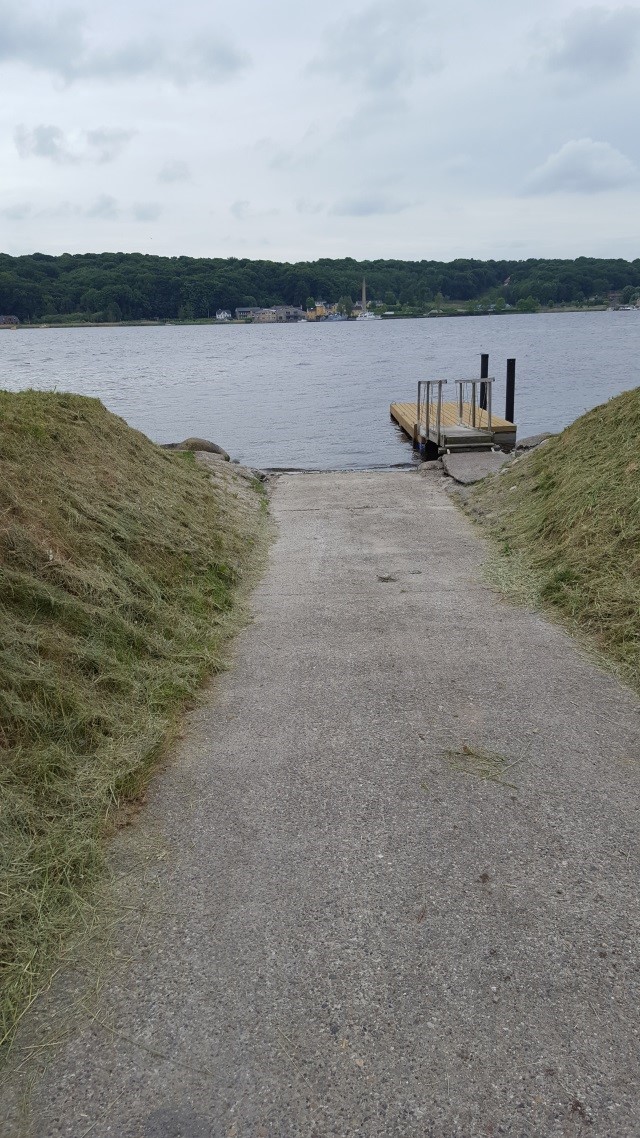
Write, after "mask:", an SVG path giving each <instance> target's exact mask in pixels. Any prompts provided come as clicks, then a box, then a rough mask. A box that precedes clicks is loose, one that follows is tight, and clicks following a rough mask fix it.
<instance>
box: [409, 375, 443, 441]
mask: <svg viewBox="0 0 640 1138" xmlns="http://www.w3.org/2000/svg"><path fill="white" fill-rule="evenodd" d="M447 382H448V381H447V380H446V379H421V380H419V381H418V403H417V406H416V412H417V423H418V433H420V429H421V427H422V408H423V407H424V433H425V442H429V439H430V434H429V432H430V429H431V418H432V409H433V389H434V388H437V389H438V393H437V399H436V411H435V431H436V438H437V440H438V442H439V441H440V430H441V426H442V388H443V387H444V386H445V384H446V383H447ZM423 392H424V396H423Z"/></svg>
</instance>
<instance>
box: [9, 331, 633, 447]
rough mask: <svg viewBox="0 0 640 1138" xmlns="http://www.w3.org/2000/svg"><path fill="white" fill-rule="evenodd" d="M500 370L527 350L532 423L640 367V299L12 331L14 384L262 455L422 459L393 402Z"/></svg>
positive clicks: (606, 389)
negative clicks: (356, 318) (437, 383)
mask: <svg viewBox="0 0 640 1138" xmlns="http://www.w3.org/2000/svg"><path fill="white" fill-rule="evenodd" d="M481 352H489V354H490V374H492V375H494V374H495V375H496V379H497V382H496V387H495V397H494V408H495V410H496V412H497V413H498V414H503V413H504V377H505V370H506V360H507V357H509V356H515V357H516V359H517V361H518V363H517V376H516V416H515V417H516V420H517V423H518V432H519V436H520V437H524V436H525V435H529V434H533V433H536V432H538V431H557V430H559V429H560V428H562V427H564V426H566V425H567V423H570V422H572V420H573V419H575V418H576V417H577V416H578V415H581V414H582V413H583V412H584V411H585V410H587V409H588V408H590V407H593V406H595V405H596V404H598V403H601V402H603V401H604V400H605V399H607V398H609V397H610V396H612V395H616V394H618V393H619V392H621V391H625V390H628V389H629V388H631V387H635V386H637V385H638V384H639V383H640V378H639V375H638V363H637V361H638V358H639V355H640V313H637V312H620V313H614V312H592V313H563V314H557V315H556V314H553V315H552V314H549V315H547V314H540V315H532V316H524V315H523V316H505V317H490V316H489V317H487V316H473V317H465V318H460V319H448V320H447V319H441V320H437V319H432V320H398V321H375V322H374V321H371V322H370V323H369V322H353V323H328V324H306V323H305V324H300V325H277V324H271V325H269V324H261V325H260V324H254V325H221V326H219V327H218V326H212V325H200V326H191V327H175V326H165V325H158V326H154V327H144V328H65V329H55V328H51V329H21V330H19V331H17V332H8V331H7V332H0V385H1V386H3V387H6V388H9V389H10V390H12V391H17V390H20V389H22V388H25V387H33V388H37V389H55V390H58V391H75V392H79V393H80V394H82V395H95V396H98V397H99V398H100V399H102V401H103V402H104V403H105V404H106V406H107V407H109V409H110V410H112V411H115V412H116V413H117V414H118V415H121V416H122V417H123V418H124V419H126V420H127V422H128V423H129V424H130V425H131V426H132V427H137V428H138V429H139V430H142V431H144V432H145V434H147V435H149V436H150V438H152V439H155V440H156V441H157V442H173V441H176V440H179V439H183V438H186V437H187V436H189V435H198V436H201V437H204V438H209V439H213V440H214V441H215V442H218V443H220V444H221V445H223V446H224V447H225V448H226V449H227V450H228V451H229V452H230V453H231V455H232V456H233V457H234V458H238V459H240V460H241V461H242V462H246V463H249V464H251V465H255V466H292V467H311V468H321V469H335V468H340V469H357V468H359V467H367V466H387V465H393V464H394V463H403V462H409V461H411V457H412V451H411V447H410V444H409V443H408V442H407V441H406V440H405V438H404V436H403V435H402V433H401V432H400V430H399V429H398V428H397V427H395V426H394V425H393V424H392V423H391V422H390V419H389V404H390V403H391V402H393V401H402V400H411V399H415V393H416V384H417V380H418V379H428V378H433V379H436V378H443V379H449V380H453V379H455V378H460V377H471V376H477V375H478V374H479V366H480V358H479V357H480V353H481Z"/></svg>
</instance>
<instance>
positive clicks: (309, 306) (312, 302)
mask: <svg viewBox="0 0 640 1138" xmlns="http://www.w3.org/2000/svg"><path fill="white" fill-rule="evenodd" d="M315 306H316V302H315V300H314V299H313V297H312V296H308V297H307V299H306V301H305V308H306V310H307V312H311V311H312V310H313V309H314V308H315Z"/></svg>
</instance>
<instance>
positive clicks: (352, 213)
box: [329, 194, 409, 217]
mask: <svg viewBox="0 0 640 1138" xmlns="http://www.w3.org/2000/svg"><path fill="white" fill-rule="evenodd" d="M405 209H409V202H402V201H397V200H396V199H394V198H389V197H385V196H384V195H376V194H362V195H361V196H356V197H350V198H341V199H340V201H337V202H335V204H334V205H333V206H332V207H331V209H330V210H329V212H330V213H331V214H334V215H336V216H337V217H373V216H374V214H392V213H402V212H403V211H404V210H405Z"/></svg>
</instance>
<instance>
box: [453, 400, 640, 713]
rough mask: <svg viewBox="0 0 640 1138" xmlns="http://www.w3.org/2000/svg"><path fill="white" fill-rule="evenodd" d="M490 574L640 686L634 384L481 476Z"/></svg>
mask: <svg viewBox="0 0 640 1138" xmlns="http://www.w3.org/2000/svg"><path fill="white" fill-rule="evenodd" d="M468 506H469V508H470V509H471V511H472V513H474V514H475V515H476V516H477V517H479V518H480V519H481V520H482V521H483V522H484V523H485V524H486V525H488V527H489V530H490V532H491V534H492V535H493V536H494V538H495V539H496V542H497V548H498V550H499V555H498V558H497V560H494V572H493V576H494V579H497V580H498V581H499V582H500V583H501V585H502V586H503V587H504V588H505V589H506V591H507V592H509V593H510V594H511V595H512V596H515V597H517V598H520V599H523V600H525V601H528V602H532V601H533V602H534V603H538V604H539V605H541V606H542V607H544V608H546V609H548V610H549V611H552V612H555V613H557V614H558V615H559V616H561V617H562V618H563V619H564V620H566V621H568V622H569V623H570V625H571V627H572V628H573V629H574V630H579V631H580V632H582V633H584V634H585V635H586V636H587V637H588V639H589V641H590V643H591V644H593V645H595V646H596V647H597V649H598V650H599V651H600V652H602V653H603V654H604V655H605V656H607V657H608V658H609V659H610V660H611V661H612V662H613V663H614V664H615V665H616V666H617V667H618V668H619V669H620V670H621V672H622V674H623V675H624V676H625V678H626V679H627V680H628V682H629V683H631V684H632V685H633V686H634V687H635V688H636V689H637V690H640V388H636V389H635V390H634V391H629V392H626V393H624V394H623V395H619V396H617V397H616V398H615V399H611V400H610V401H609V402H608V403H605V404H603V405H602V406H600V407H596V408H594V410H593V411H589V412H588V413H587V414H586V415H583V416H582V417H581V418H580V419H578V420H576V422H575V423H573V424H572V425H571V426H570V427H567V429H566V430H565V431H563V432H562V434H561V435H558V436H556V437H555V438H553V439H550V440H549V441H548V442H547V443H545V444H544V445H543V446H541V447H539V448H538V449H536V450H534V451H533V452H531V454H529V455H527V456H525V457H523V458H520V459H519V460H518V461H517V462H515V463H514V465H513V466H512V467H510V468H509V469H508V470H507V472H506V473H503V474H500V475H496V476H493V477H491V478H488V479H486V480H485V481H484V482H482V483H480V484H479V485H478V486H477V487H476V488H475V489H474V491H473V493H472V494H471V496H470V498H469V500H468Z"/></svg>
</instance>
